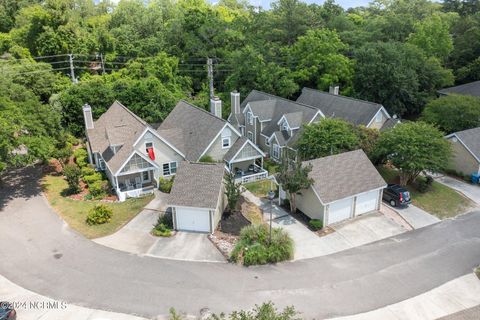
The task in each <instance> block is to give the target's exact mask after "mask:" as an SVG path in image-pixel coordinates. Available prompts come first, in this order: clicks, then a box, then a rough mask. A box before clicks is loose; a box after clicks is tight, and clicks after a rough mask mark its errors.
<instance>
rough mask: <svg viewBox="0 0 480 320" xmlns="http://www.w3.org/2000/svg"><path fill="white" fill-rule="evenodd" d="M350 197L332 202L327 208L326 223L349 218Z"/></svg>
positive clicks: (350, 208)
mask: <svg viewBox="0 0 480 320" xmlns="http://www.w3.org/2000/svg"><path fill="white" fill-rule="evenodd" d="M352 200H353V199H352V198H348V199H344V200H340V201H336V202H333V203H331V204H330V205H329V209H328V224H332V223H335V222H339V221H342V220H345V219H348V218H350V214H351V213H352Z"/></svg>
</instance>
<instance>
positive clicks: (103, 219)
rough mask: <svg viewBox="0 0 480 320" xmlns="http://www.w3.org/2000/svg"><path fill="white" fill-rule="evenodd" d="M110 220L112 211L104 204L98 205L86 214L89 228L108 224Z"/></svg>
mask: <svg viewBox="0 0 480 320" xmlns="http://www.w3.org/2000/svg"><path fill="white" fill-rule="evenodd" d="M110 219H112V209H110V208H108V207H107V206H106V205H104V204H99V205H96V206H95V207H93V208H92V209H91V210H90V211H89V212H88V216H87V220H86V222H87V224H88V225H89V226H92V225H97V224H104V223H107V222H110Z"/></svg>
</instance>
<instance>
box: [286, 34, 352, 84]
mask: <svg viewBox="0 0 480 320" xmlns="http://www.w3.org/2000/svg"><path fill="white" fill-rule="evenodd" d="M346 49H347V46H346V45H345V44H344V43H342V41H341V40H340V38H339V36H338V35H337V33H336V32H335V31H331V30H328V29H317V30H309V31H307V33H306V35H304V36H301V37H299V38H298V40H297V42H295V44H294V45H293V46H292V48H291V50H290V54H289V57H288V59H287V61H288V60H291V61H292V65H295V66H296V67H295V68H294V75H295V79H296V81H297V83H299V84H300V86H301V87H314V88H318V89H322V90H327V89H328V87H329V86H330V85H332V84H338V85H340V86H341V87H342V89H347V90H348V88H350V86H351V83H352V77H353V62H352V61H351V60H350V59H349V58H347V57H346V56H344V55H343V52H345V51H346ZM293 62H295V64H294V63H293Z"/></svg>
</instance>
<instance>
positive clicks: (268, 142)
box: [265, 138, 270, 146]
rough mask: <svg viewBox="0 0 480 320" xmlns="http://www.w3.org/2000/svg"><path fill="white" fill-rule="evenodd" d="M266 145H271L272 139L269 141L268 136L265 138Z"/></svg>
mask: <svg viewBox="0 0 480 320" xmlns="http://www.w3.org/2000/svg"><path fill="white" fill-rule="evenodd" d="M265 145H266V146H269V145H270V141H268V138H265Z"/></svg>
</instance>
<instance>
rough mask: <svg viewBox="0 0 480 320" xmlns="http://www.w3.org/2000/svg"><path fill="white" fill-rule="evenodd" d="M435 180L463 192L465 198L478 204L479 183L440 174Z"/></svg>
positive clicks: (479, 195) (479, 194)
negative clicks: (474, 183)
mask: <svg viewBox="0 0 480 320" xmlns="http://www.w3.org/2000/svg"><path fill="white" fill-rule="evenodd" d="M435 180H436V181H438V182H440V183H442V184H444V185H446V186H448V187H450V188H452V189H455V190H457V191H459V192H461V193H463V194H464V195H465V196H466V197H467V198H470V199H471V200H472V201H473V202H475V203H477V204H478V205H480V185H477V186H475V185H472V184H469V183H466V182H463V181H460V180H458V179H454V178H451V177H449V176H441V177H438V178H435Z"/></svg>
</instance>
